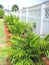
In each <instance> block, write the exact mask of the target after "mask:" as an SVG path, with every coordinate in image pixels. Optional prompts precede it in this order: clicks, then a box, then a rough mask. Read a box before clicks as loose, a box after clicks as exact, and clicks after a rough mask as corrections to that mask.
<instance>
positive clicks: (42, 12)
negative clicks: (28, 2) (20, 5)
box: [16, 2, 49, 34]
mask: <svg viewBox="0 0 49 65" xmlns="http://www.w3.org/2000/svg"><path fill="white" fill-rule="evenodd" d="M20 13H21V14H20ZM17 15H20V16H19V17H20V19H21V20H23V21H27V22H30V21H33V22H35V23H36V28H35V29H34V31H35V32H36V33H37V34H48V33H49V29H48V28H49V2H46V4H45V3H43V4H39V5H37V6H32V7H29V8H24V9H21V12H18V13H17V14H16V16H17Z"/></svg>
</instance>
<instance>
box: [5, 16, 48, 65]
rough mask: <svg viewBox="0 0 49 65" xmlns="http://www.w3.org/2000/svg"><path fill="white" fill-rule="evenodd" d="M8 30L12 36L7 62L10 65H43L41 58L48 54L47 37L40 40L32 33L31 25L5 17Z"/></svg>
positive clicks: (13, 17) (11, 17)
mask: <svg viewBox="0 0 49 65" xmlns="http://www.w3.org/2000/svg"><path fill="white" fill-rule="evenodd" d="M5 21H6V23H7V25H8V29H9V31H10V32H11V34H12V36H11V37H10V39H9V41H10V43H11V44H12V48H11V54H10V56H9V61H10V62H11V64H12V65H45V63H44V62H43V61H42V60H41V57H42V56H46V57H48V54H49V40H48V39H49V35H48V36H47V37H45V38H41V37H40V36H39V35H37V34H35V33H33V30H32V29H33V24H32V23H26V22H23V21H20V20H19V18H16V17H15V16H12V15H11V16H7V17H5Z"/></svg>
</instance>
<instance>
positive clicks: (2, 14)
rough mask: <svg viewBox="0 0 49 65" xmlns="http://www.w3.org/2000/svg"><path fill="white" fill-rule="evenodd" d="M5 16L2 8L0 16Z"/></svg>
mask: <svg viewBox="0 0 49 65" xmlns="http://www.w3.org/2000/svg"><path fill="white" fill-rule="evenodd" d="M3 17H4V10H3V9H0V18H3Z"/></svg>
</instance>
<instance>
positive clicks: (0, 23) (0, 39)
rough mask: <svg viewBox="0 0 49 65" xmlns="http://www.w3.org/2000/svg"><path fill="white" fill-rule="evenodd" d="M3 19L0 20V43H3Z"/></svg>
mask: <svg viewBox="0 0 49 65" xmlns="http://www.w3.org/2000/svg"><path fill="white" fill-rule="evenodd" d="M3 22H4V21H3V19H0V43H4V24H3Z"/></svg>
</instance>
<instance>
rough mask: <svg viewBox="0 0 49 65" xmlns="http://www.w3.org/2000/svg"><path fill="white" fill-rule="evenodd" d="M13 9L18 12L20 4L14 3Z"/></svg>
mask: <svg viewBox="0 0 49 65" xmlns="http://www.w3.org/2000/svg"><path fill="white" fill-rule="evenodd" d="M11 10H12V11H13V12H16V11H17V10H19V7H18V5H13V6H12V9H11Z"/></svg>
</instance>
